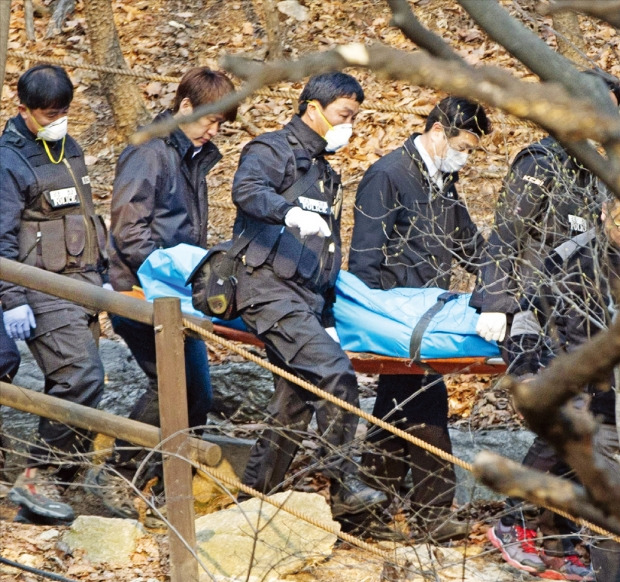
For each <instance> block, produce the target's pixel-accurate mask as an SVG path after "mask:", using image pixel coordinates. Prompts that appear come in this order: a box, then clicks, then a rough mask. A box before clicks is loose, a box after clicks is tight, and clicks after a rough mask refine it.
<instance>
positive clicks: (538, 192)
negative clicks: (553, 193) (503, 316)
mask: <svg viewBox="0 0 620 582" xmlns="http://www.w3.org/2000/svg"><path fill="white" fill-rule="evenodd" d="M555 175H556V169H555V167H554V165H553V163H552V160H551V159H550V157H549V156H543V155H534V154H531V153H528V154H525V155H524V156H523V157H521V158H520V159H519V160H518V161H517V163H515V164H514V165H513V167H512V168H511V170H510V173H509V175H508V177H507V179H506V182H505V184H504V188H503V190H502V192H501V193H500V196H499V199H498V202H497V206H496V212H495V225H494V228H493V231H492V232H491V235H490V237H489V240H488V243H487V248H486V252H485V254H484V259H483V260H484V267H483V271H482V275H481V282H480V285H481V287H482V290H483V297H484V299H483V301H482V311H484V312H500V313H513V312H514V311H515V310H516V309H517V305H516V297H515V291H516V285H517V282H516V274H515V269H516V265H517V263H518V260H519V258H520V256H521V253H522V251H523V250H524V248H525V246H526V244H527V240H528V237H529V236H530V235H532V234H533V233H535V232H536V230H537V229H540V227H541V221H542V220H543V219H542V216H541V215H542V213H543V212H544V208H545V207H546V205H547V203H548V192H549V188H550V186H551V184H552V182H553V179H554V176H555Z"/></svg>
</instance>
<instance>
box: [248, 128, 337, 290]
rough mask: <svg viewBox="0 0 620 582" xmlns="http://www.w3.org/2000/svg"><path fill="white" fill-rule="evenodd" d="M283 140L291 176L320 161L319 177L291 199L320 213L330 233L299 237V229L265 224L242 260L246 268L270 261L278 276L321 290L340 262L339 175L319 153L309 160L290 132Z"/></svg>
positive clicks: (329, 283) (328, 284)
mask: <svg viewBox="0 0 620 582" xmlns="http://www.w3.org/2000/svg"><path fill="white" fill-rule="evenodd" d="M257 139H261V138H257ZM287 140H288V142H289V145H290V147H291V150H292V153H293V156H294V157H295V169H296V176H295V180H298V179H299V178H300V177H301V176H302V175H303V174H305V173H306V172H307V171H308V169H309V168H310V165H311V164H320V166H321V168H320V169H321V170H322V171H321V177H320V179H319V180H317V181H316V182H315V183H314V184H313V185H312V186H311V187H310V188H308V190H306V191H305V192H304V193H303V194H302V195H300V196H299V197H298V198H297V200H296V202H295V203H296V204H297V205H298V206H299V207H301V208H303V209H304V210H308V211H311V212H316V213H317V214H320V215H321V217H322V218H323V219H324V220H325V222H327V224H328V225H329V227H330V230H331V231H332V235H331V236H330V237H328V238H322V237H319V236H308V237H306V238H303V239H302V238H301V237H300V236H299V229H296V228H289V227H286V226H282V225H279V224H274V225H267V224H265V225H263V226H262V228H261V230H260V232H259V233H258V234H257V235H256V236H255V237H254V238H253V239H252V241H251V242H250V244H249V246H248V249H247V251H246V254H245V256H244V262H245V264H246V265H247V266H248V267H250V268H256V267H260V266H262V265H264V264H270V265H271V266H272V268H273V270H274V272H275V273H276V274H277V275H278V276H279V277H280V278H281V279H287V280H289V279H291V280H295V281H297V282H298V283H300V284H302V285H304V286H306V287H308V288H309V289H312V290H316V291H324V290H325V289H327V288H329V287H331V286H333V285H334V284H335V282H336V278H337V277H338V272H339V270H340V265H341V262H342V250H341V246H340V237H339V233H340V210H341V207H342V186H341V182H340V176H339V175H338V174H337V173H336V172H335V171H334V170H333V169H332V168H331V166H330V165H329V164H328V163H327V162H326V161H325V159H324V158H323V157H322V156H319V157H318V158H316V159H314V160H312V159H311V158H310V156H309V154H308V152H307V151H306V150H305V149H304V148H303V147H302V145H301V144H300V143H299V142H298V141H297V139H296V138H295V137H294V136H293V135H292V134H290V133H289V134H288V135H287Z"/></svg>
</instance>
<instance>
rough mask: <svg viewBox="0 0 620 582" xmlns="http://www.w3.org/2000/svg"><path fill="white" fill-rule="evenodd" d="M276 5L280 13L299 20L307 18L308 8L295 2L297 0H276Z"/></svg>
mask: <svg viewBox="0 0 620 582" xmlns="http://www.w3.org/2000/svg"><path fill="white" fill-rule="evenodd" d="M277 6H278V10H279V11H280V12H282V14H285V15H286V16H291V17H292V18H294V19H295V20H298V21H299V22H303V21H304V20H308V9H307V8H306V7H305V6H302V5H301V4H300V3H299V2H297V0H282V2H278V5H277Z"/></svg>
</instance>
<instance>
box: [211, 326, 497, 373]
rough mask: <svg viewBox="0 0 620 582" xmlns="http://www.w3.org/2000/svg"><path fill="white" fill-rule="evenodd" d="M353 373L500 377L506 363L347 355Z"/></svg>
mask: <svg viewBox="0 0 620 582" xmlns="http://www.w3.org/2000/svg"><path fill="white" fill-rule="evenodd" d="M213 332H214V333H215V334H217V335H219V336H221V337H223V338H225V339H227V340H231V341H237V342H242V343H244V344H248V345H253V346H257V347H263V342H261V341H260V340H259V339H258V338H257V337H256V336H255V335H253V334H251V333H249V332H247V331H240V330H238V329H232V328H230V327H225V326H223V325H217V324H215V325H213ZM347 355H348V356H349V359H350V360H351V363H352V364H353V368H355V371H356V372H361V373H364V374H427V373H431V374H433V373H434V374H503V373H504V372H505V371H506V364H505V362H504V361H503V360H502V359H501V358H499V357H493V358H488V357H484V356H475V357H471V358H440V359H433V360H423V361H421V362H415V361H413V360H411V359H408V358H394V357H390V356H382V355H379V354H371V353H366V352H347Z"/></svg>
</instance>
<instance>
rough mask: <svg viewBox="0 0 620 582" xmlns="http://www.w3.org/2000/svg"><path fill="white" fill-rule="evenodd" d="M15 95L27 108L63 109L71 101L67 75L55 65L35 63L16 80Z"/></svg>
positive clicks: (71, 91) (69, 81)
mask: <svg viewBox="0 0 620 582" xmlns="http://www.w3.org/2000/svg"><path fill="white" fill-rule="evenodd" d="M17 97H18V98H19V101H20V103H23V104H24V105H25V106H26V107H28V109H31V110H32V109H64V108H65V107H69V105H71V101H73V84H72V83H71V79H69V75H67V72H66V71H65V70H64V69H63V68H62V67H58V66H56V65H36V66H35V67H32V68H30V69H28V70H27V71H26V72H25V73H24V74H23V75H22V76H21V77H20V78H19V81H17Z"/></svg>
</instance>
